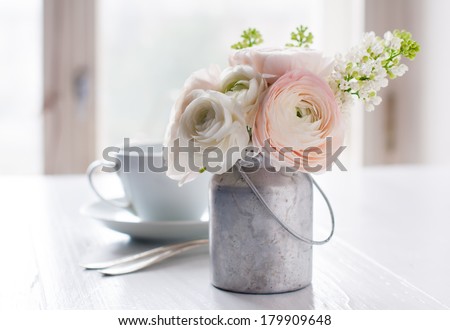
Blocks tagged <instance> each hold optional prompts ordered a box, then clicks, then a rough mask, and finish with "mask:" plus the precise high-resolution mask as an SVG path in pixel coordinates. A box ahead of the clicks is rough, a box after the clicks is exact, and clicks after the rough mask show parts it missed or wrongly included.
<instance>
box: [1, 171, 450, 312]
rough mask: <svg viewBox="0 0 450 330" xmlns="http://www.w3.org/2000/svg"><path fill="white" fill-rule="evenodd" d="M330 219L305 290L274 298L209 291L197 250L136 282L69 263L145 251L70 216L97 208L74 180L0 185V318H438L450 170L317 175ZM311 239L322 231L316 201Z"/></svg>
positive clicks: (448, 253) (447, 296)
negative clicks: (139, 312)
mask: <svg viewBox="0 0 450 330" xmlns="http://www.w3.org/2000/svg"><path fill="white" fill-rule="evenodd" d="M317 179H318V181H319V182H320V183H321V184H322V186H323V188H324V189H325V190H326V191H327V193H328V195H329V197H330V199H331V201H332V203H333V205H334V208H335V213H336V217H337V230H336V236H335V237H334V238H333V240H332V242H331V243H329V244H328V245H325V246H319V247H315V248H314V275H313V284H312V285H311V286H309V287H307V288H305V289H303V290H300V291H297V292H292V293H285V294H277V295H244V294H235V293H229V292H224V291H221V290H218V289H216V288H214V287H212V286H211V284H210V282H209V265H208V254H207V249H204V250H203V251H197V252H191V253H189V254H187V255H184V256H179V257H176V258H174V259H171V260H167V261H165V262H163V263H161V264H159V265H157V266H155V267H153V268H149V269H146V270H143V271H140V272H137V273H133V274H129V275H125V276H117V277H104V276H101V275H100V274H98V273H96V272H94V271H85V270H83V269H82V268H80V267H79V266H78V263H79V262H80V261H81V260H83V259H84V260H86V258H88V259H94V260H95V259H102V258H105V257H108V256H120V255H124V254H128V253H130V252H135V251H140V250H145V249H148V248H149V247H150V246H152V244H151V243H148V242H142V241H141V242H136V241H134V240H131V239H129V238H128V237H127V236H126V235H124V234H120V233H116V232H113V231H111V230H109V229H106V228H104V227H102V226H100V225H99V224H97V223H96V222H95V221H94V220H92V219H88V218H84V217H82V216H81V215H80V214H79V208H80V206H81V205H82V204H84V203H86V202H89V201H95V196H94V195H93V194H92V193H91V192H90V190H89V187H88V184H87V180H86V179H85V178H84V177H82V176H61V177H56V176H53V177H44V176H41V177H3V178H0V197H1V201H2V202H1V214H2V221H1V223H2V235H1V238H0V257H1V265H2V266H1V275H0V310H1V309H18V308H19V309H448V308H449V306H450V239H449V235H450V172H449V171H448V169H447V168H427V167H390V168H388V167H381V168H371V169H365V170H363V171H361V172H352V173H341V172H336V173H331V174H329V173H328V174H325V175H322V176H319V177H317ZM315 212H316V213H315V221H316V235H317V236H321V234H322V235H324V234H325V232H326V230H327V226H328V219H327V218H326V217H327V215H326V208H325V206H324V204H322V202H319V199H318V198H317V200H316V210H315Z"/></svg>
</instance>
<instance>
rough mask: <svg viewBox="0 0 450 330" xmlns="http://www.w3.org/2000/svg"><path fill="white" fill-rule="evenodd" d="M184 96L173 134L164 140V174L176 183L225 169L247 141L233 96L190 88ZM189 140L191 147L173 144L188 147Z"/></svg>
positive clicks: (243, 119)
mask: <svg viewBox="0 0 450 330" xmlns="http://www.w3.org/2000/svg"><path fill="white" fill-rule="evenodd" d="M186 98H187V99H188V100H189V104H187V106H186V108H185V110H184V112H183V113H182V114H181V116H180V118H179V125H178V127H177V129H176V131H174V132H173V133H174V136H175V137H176V138H175V139H173V140H171V141H169V143H168V144H167V145H168V147H169V150H168V170H167V175H168V176H169V177H170V178H172V179H174V180H178V181H179V184H180V185H182V184H184V183H186V182H189V181H192V180H194V179H195V178H196V177H197V176H198V175H201V172H202V171H204V170H208V171H211V172H214V173H217V174H221V173H225V172H226V171H228V170H229V169H230V168H231V167H232V166H233V165H234V164H235V163H236V161H237V160H238V159H239V158H240V155H241V152H242V150H243V149H245V148H246V147H247V146H248V143H249V135H248V132H247V127H246V123H245V118H244V115H243V114H242V113H241V112H240V111H239V108H240V107H239V104H238V103H237V102H236V100H235V99H234V98H232V97H230V96H228V95H226V94H223V93H220V92H216V91H211V90H207V91H203V90H194V91H192V92H191V93H190V94H189V95H186ZM190 141H191V148H190V149H192V151H189V152H186V151H181V150H179V149H178V150H177V148H176V147H175V148H174V146H181V147H188V146H189V145H190ZM192 147H195V148H196V150H195V152H194V150H193V148H192ZM231 151H233V153H231ZM208 155H209V157H207V156H208Z"/></svg>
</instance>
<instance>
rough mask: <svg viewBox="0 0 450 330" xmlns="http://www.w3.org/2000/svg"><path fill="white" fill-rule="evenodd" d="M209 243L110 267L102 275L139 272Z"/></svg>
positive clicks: (168, 251)
mask: <svg viewBox="0 0 450 330" xmlns="http://www.w3.org/2000/svg"><path fill="white" fill-rule="evenodd" d="M207 243H208V241H207V240H204V241H203V242H201V243H197V244H189V245H185V246H184V247H177V248H174V249H170V250H167V251H165V252H162V253H160V254H158V255H156V256H153V257H150V258H145V259H144V260H139V261H136V262H131V263H125V264H120V265H117V266H112V267H108V268H104V269H101V270H99V272H100V273H102V274H104V275H123V274H128V273H132V272H135V271H137V270H140V269H143V268H146V267H149V266H151V265H154V264H156V263H158V262H160V261H163V260H165V259H167V258H170V257H172V256H174V255H177V254H179V253H181V252H184V251H188V250H191V249H193V248H196V247H199V246H202V245H205V244H207Z"/></svg>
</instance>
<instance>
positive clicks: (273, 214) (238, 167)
mask: <svg viewBox="0 0 450 330" xmlns="http://www.w3.org/2000/svg"><path fill="white" fill-rule="evenodd" d="M236 167H237V169H238V171H239V173H240V174H241V175H242V178H243V179H244V180H245V182H246V183H247V184H248V186H249V187H250V189H251V190H252V191H253V193H254V194H255V195H256V197H258V199H259V201H260V202H261V204H263V205H264V207H265V208H266V209H267V211H269V214H270V215H271V216H272V217H273V218H274V219H275V220H276V221H277V222H278V223H279V224H280V225H281V227H283V228H284V229H285V230H286V231H287V232H288V233H289V234H291V235H292V236H294V237H295V238H297V239H298V240H300V241H302V242H304V243H306V244H310V245H322V244H325V243H327V242H329V241H330V239H331V238H332V237H333V235H334V227H335V221H334V213H333V208H332V207H331V203H330V201H329V200H328V197H327V195H326V194H325V192H324V191H323V190H322V189H321V188H320V187H319V185H318V184H317V182H316V181H315V180H314V179H313V177H312V176H311V174H309V173H304V174H306V177H307V178H308V180H309V181H310V182H311V183H312V184H313V185H314V186H315V187H316V188H317V190H319V192H320V194H321V195H322V197H323V199H324V200H325V202H326V203H327V206H328V210H329V211H330V217H331V232H330V234H329V235H328V237H327V238H325V239H324V240H322V241H315V240H312V239H309V238H306V237H303V236H301V235H299V234H297V233H296V232H295V231H294V230H293V229H292V228H290V227H289V226H288V225H287V224H285V223H284V222H283V221H282V220H281V219H280V218H279V217H278V216H277V215H276V214H275V213H273V211H272V209H271V208H270V206H269V205H268V204H267V202H266V201H265V199H264V198H263V197H262V195H261V194H260V192H259V190H258V188H256V186H255V185H254V184H253V182H252V180H251V179H250V177H249V176H248V175H247V173H245V172H244V171H243V170H242V166H241V164H240V162H239V161H238V162H237V163H236Z"/></svg>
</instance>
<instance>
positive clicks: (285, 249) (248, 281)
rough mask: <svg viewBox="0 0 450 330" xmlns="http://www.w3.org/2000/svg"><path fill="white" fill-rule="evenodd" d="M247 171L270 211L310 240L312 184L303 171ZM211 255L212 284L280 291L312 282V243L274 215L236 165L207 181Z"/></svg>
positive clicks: (245, 290)
mask: <svg viewBox="0 0 450 330" xmlns="http://www.w3.org/2000/svg"><path fill="white" fill-rule="evenodd" d="M248 176H249V177H250V179H251V180H252V182H253V183H254V184H255V186H256V187H257V188H258V190H259V191H260V193H261V195H262V196H263V197H264V199H265V200H266V202H267V203H268V205H269V206H270V208H271V209H272V210H273V212H274V213H275V214H277V215H278V216H279V217H280V218H281V219H283V220H284V222H285V223H286V224H287V225H289V226H290V227H291V228H292V229H294V230H295V231H296V232H298V233H301V234H302V236H304V237H307V238H310V239H312V205H313V197H312V196H313V194H312V185H311V182H310V180H308V178H307V177H306V176H305V175H304V174H302V173H295V174H283V173H280V172H275V173H274V172H269V171H267V170H266V169H265V168H260V169H259V170H258V171H257V172H254V173H248ZM210 258H211V268H212V271H211V272H212V284H213V285H214V286H216V287H218V288H221V289H224V290H229V291H234V292H242V293H280V292H288V291H293V290H298V289H301V288H303V287H306V286H308V285H309V284H310V283H311V276H312V246H311V245H309V244H306V243H303V242H301V241H299V240H298V239H297V238H295V237H293V236H292V235H291V234H289V233H288V232H287V231H286V230H285V229H284V228H282V227H281V225H280V224H278V223H277V222H276V221H275V220H274V218H273V217H272V216H271V215H270V214H269V212H268V211H267V209H265V208H264V207H263V206H262V205H261V202H260V201H259V200H258V199H257V197H256V196H255V194H254V193H253V192H252V190H251V189H250V188H249V186H248V185H247V183H246V182H245V181H244V180H243V179H242V176H241V175H240V173H239V172H238V171H237V170H236V169H235V170H234V171H233V172H228V173H225V174H222V175H215V176H213V178H212V181H211V187H210Z"/></svg>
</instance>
